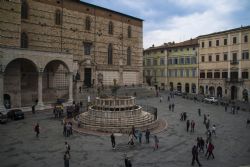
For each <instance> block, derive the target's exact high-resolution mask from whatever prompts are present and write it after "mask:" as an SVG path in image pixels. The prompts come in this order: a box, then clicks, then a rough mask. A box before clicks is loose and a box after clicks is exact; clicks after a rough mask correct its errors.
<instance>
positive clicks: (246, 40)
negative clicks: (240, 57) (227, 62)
mask: <svg viewBox="0 0 250 167" xmlns="http://www.w3.org/2000/svg"><path fill="white" fill-rule="evenodd" d="M244 42H245V43H247V42H248V36H247V35H245V36H244Z"/></svg>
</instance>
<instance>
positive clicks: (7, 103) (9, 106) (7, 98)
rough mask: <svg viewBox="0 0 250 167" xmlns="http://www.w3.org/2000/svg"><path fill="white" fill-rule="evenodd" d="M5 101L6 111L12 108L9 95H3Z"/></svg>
mask: <svg viewBox="0 0 250 167" xmlns="http://www.w3.org/2000/svg"><path fill="white" fill-rule="evenodd" d="M3 100H4V106H5V108H6V109H10V108H11V98H10V95H9V94H4V95H3Z"/></svg>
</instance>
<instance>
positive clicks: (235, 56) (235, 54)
mask: <svg viewBox="0 0 250 167" xmlns="http://www.w3.org/2000/svg"><path fill="white" fill-rule="evenodd" d="M233 61H237V53H233Z"/></svg>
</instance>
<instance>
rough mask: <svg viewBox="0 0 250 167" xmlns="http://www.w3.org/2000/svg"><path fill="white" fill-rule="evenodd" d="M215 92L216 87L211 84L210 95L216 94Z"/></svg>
mask: <svg viewBox="0 0 250 167" xmlns="http://www.w3.org/2000/svg"><path fill="white" fill-rule="evenodd" d="M214 92H215V89H214V87H213V86H210V87H209V95H210V96H214Z"/></svg>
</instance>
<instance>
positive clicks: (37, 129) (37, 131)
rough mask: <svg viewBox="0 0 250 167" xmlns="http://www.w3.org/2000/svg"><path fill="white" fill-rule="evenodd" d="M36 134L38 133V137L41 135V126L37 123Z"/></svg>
mask: <svg viewBox="0 0 250 167" xmlns="http://www.w3.org/2000/svg"><path fill="white" fill-rule="evenodd" d="M35 132H36V137H39V134H40V126H39V124H38V123H37V124H36V126H35Z"/></svg>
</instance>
